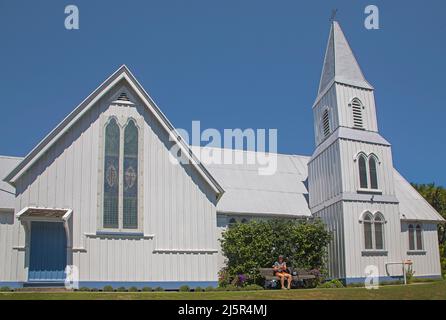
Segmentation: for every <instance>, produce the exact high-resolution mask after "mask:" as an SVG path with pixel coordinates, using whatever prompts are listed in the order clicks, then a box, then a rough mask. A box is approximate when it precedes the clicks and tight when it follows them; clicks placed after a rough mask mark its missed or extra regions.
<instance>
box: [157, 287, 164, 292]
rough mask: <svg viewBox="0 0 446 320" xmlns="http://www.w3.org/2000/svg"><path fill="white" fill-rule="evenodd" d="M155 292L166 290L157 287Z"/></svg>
mask: <svg viewBox="0 0 446 320" xmlns="http://www.w3.org/2000/svg"><path fill="white" fill-rule="evenodd" d="M155 291H164V288H162V287H156V288H155Z"/></svg>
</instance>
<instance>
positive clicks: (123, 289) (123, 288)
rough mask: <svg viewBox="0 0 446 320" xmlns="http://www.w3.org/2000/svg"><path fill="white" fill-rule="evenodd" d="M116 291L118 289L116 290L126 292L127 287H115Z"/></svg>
mask: <svg viewBox="0 0 446 320" xmlns="http://www.w3.org/2000/svg"><path fill="white" fill-rule="evenodd" d="M116 291H118V292H127V288H126V287H119V288H118V289H116Z"/></svg>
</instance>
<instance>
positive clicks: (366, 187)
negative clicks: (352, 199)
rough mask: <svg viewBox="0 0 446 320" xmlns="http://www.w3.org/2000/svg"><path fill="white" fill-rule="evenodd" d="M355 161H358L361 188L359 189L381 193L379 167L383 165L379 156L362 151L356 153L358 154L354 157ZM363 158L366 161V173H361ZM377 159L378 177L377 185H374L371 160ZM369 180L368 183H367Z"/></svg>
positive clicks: (376, 171)
mask: <svg viewBox="0 0 446 320" xmlns="http://www.w3.org/2000/svg"><path fill="white" fill-rule="evenodd" d="M353 160H354V161H355V162H357V177H358V185H359V190H358V191H365V192H377V193H380V192H381V190H380V189H379V185H380V184H379V181H380V180H379V167H380V165H381V162H380V161H379V158H378V157H377V156H376V155H375V154H374V153H370V154H369V155H367V154H366V153H364V152H362V151H360V152H358V153H357V154H356V156H355V157H354V158H353ZM361 160H362V161H364V162H365V175H363V174H361ZM372 160H373V161H375V164H376V166H375V169H376V170H375V178H376V186H375V187H374V186H372V182H373V180H372V171H371V168H370V161H372ZM365 181H367V183H365Z"/></svg>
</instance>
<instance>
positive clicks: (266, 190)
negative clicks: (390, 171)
mask: <svg viewBox="0 0 446 320" xmlns="http://www.w3.org/2000/svg"><path fill="white" fill-rule="evenodd" d="M192 149H193V150H194V152H197V151H196V149H194V147H192ZM202 149H209V150H217V151H218V150H226V151H228V152H230V153H232V154H233V156H232V159H234V156H235V155H237V154H238V155H242V156H243V159H244V160H245V161H246V159H247V155H248V154H251V155H255V154H256V153H255V152H253V151H242V150H231V149H218V148H202ZM198 151H199V150H198ZM309 161H310V157H307V156H299V155H285V154H277V171H276V173H275V174H273V175H265V176H262V175H259V173H258V169H259V168H260V167H262V165H259V164H246V162H245V164H224V163H223V162H221V163H220V164H205V166H206V167H207V168H208V170H209V171H210V173H211V174H212V175H213V176H214V177H215V179H217V181H218V182H219V183H220V184H221V185H222V186H223V188H224V189H225V194H224V195H223V196H222V198H221V199H220V200H219V202H218V203H217V211H218V212H220V213H229V214H245V215H250V214H251V215H259V216H278V217H282V216H284V217H311V213H310V209H309V205H308V188H307V178H308V162H309ZM394 177H395V193H396V198H397V200H398V201H399V206H400V216H401V219H402V220H416V221H434V222H442V221H444V219H443V218H442V217H441V216H440V214H439V213H438V212H437V211H435V209H434V208H432V207H431V206H430V205H429V203H428V202H427V201H426V200H424V198H423V197H422V196H421V195H420V194H419V193H418V192H417V191H416V190H415V189H414V188H413V187H412V186H411V184H410V183H409V182H407V181H406V180H405V179H404V178H403V177H402V176H401V174H399V173H398V171H397V170H395V169H394Z"/></svg>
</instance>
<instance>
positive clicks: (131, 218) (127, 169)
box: [123, 120, 138, 229]
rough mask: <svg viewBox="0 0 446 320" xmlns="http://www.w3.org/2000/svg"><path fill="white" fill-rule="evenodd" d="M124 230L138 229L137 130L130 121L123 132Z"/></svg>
mask: <svg viewBox="0 0 446 320" xmlns="http://www.w3.org/2000/svg"><path fill="white" fill-rule="evenodd" d="M123 167H124V170H123V175H124V177H123V184H124V190H123V191H124V192H123V196H124V199H123V200H124V201H123V217H124V219H123V227H124V229H137V228H138V128H137V127H136V125H135V122H134V121H133V120H130V121H129V123H128V124H127V126H126V127H125V130H124V166H123Z"/></svg>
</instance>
